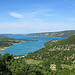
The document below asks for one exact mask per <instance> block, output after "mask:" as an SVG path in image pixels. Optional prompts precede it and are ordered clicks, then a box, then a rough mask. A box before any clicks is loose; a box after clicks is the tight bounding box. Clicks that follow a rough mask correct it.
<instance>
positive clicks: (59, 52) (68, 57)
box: [27, 35, 75, 70]
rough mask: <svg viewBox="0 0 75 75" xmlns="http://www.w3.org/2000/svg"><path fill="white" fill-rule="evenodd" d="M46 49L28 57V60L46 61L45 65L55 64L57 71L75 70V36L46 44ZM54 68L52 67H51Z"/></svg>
mask: <svg viewBox="0 0 75 75" xmlns="http://www.w3.org/2000/svg"><path fill="white" fill-rule="evenodd" d="M44 45H45V48H42V49H40V50H39V51H35V52H34V53H30V54H28V55H27V57H28V58H32V59H35V60H42V61H45V62H44V64H46V65H50V64H53V65H54V66H56V67H55V68H56V69H52V68H51V69H52V70H58V69H59V70H60V69H61V68H67V69H69V70H72V69H75V35H73V36H71V37H69V38H68V39H63V40H57V39H54V40H51V41H49V42H47V43H45V44H44ZM50 66H52V65H50Z"/></svg>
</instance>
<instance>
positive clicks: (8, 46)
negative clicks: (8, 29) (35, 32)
mask: <svg viewBox="0 0 75 75" xmlns="http://www.w3.org/2000/svg"><path fill="white" fill-rule="evenodd" d="M23 42H31V41H21V42H19V43H14V44H13V45H15V44H20V43H23ZM13 45H11V46H13ZM11 46H8V47H3V48H0V51H1V50H5V49H7V48H9V47H11Z"/></svg>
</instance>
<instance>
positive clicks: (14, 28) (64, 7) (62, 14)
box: [0, 0, 75, 34]
mask: <svg viewBox="0 0 75 75" xmlns="http://www.w3.org/2000/svg"><path fill="white" fill-rule="evenodd" d="M63 30H75V0H0V34H11V33H13V34H28V33H38V32H55V31H63Z"/></svg>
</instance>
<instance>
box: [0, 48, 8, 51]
mask: <svg viewBox="0 0 75 75" xmlns="http://www.w3.org/2000/svg"><path fill="white" fill-rule="evenodd" d="M6 48H8V47H3V48H0V51H1V50H4V49H6Z"/></svg>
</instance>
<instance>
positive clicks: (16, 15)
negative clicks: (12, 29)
mask: <svg viewBox="0 0 75 75" xmlns="http://www.w3.org/2000/svg"><path fill="white" fill-rule="evenodd" d="M9 14H10V16H13V17H15V18H23V15H22V14H18V13H16V12H10V13H9Z"/></svg>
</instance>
